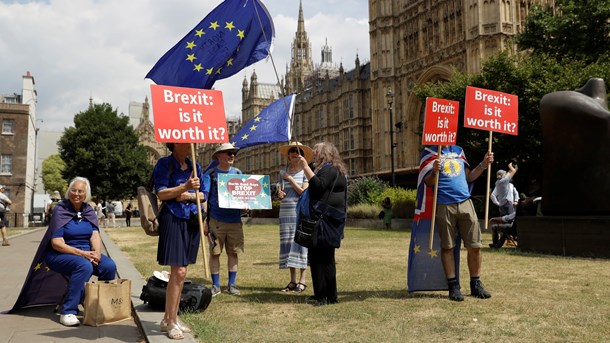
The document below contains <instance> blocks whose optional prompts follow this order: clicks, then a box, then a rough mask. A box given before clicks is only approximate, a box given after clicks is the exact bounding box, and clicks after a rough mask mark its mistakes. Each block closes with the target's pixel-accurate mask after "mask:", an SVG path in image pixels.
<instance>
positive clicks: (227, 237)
mask: <svg viewBox="0 0 610 343" xmlns="http://www.w3.org/2000/svg"><path fill="white" fill-rule="evenodd" d="M208 229H209V230H210V232H212V233H213V234H214V236H216V240H215V241H214V244H210V251H211V252H212V255H220V254H221V253H222V250H223V249H225V248H226V251H227V253H233V254H239V253H243V252H244V229H243V226H242V223H241V221H240V222H238V223H225V222H221V221H218V220H216V219H214V218H212V217H209V222H208ZM208 241H209V240H208Z"/></svg>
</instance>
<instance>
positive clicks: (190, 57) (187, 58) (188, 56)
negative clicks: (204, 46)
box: [186, 54, 197, 62]
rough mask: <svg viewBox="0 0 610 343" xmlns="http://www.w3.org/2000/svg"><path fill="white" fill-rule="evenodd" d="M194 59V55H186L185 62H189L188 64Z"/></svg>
mask: <svg viewBox="0 0 610 343" xmlns="http://www.w3.org/2000/svg"><path fill="white" fill-rule="evenodd" d="M196 59H197V57H195V54H188V55H186V60H187V61H189V62H193V61H194V60H196Z"/></svg>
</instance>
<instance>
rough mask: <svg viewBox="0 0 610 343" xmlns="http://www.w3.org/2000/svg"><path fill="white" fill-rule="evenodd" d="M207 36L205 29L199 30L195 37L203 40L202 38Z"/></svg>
mask: <svg viewBox="0 0 610 343" xmlns="http://www.w3.org/2000/svg"><path fill="white" fill-rule="evenodd" d="M203 35H205V32H203V29H199V30H197V31H195V36H197V37H199V38H201V36H203Z"/></svg>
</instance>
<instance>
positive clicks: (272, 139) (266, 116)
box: [231, 94, 296, 148]
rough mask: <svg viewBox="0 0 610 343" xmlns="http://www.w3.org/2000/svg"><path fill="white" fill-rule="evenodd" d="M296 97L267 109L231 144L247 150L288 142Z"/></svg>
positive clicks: (253, 119)
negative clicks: (255, 146)
mask: <svg viewBox="0 0 610 343" xmlns="http://www.w3.org/2000/svg"><path fill="white" fill-rule="evenodd" d="M295 97H296V95H294V94H292V95H289V96H286V97H283V98H281V99H279V100H276V101H274V102H273V103H271V105H269V106H267V107H265V108H264V109H263V110H262V111H261V113H259V114H258V115H257V116H255V117H254V118H252V119H250V121H249V122H247V123H246V125H244V126H243V127H242V128H241V130H239V131H238V132H237V133H236V134H235V135H234V136H233V139H231V143H233V145H234V146H235V147H237V148H246V147H249V146H254V145H259V144H269V143H277V142H288V141H289V140H290V117H291V113H292V109H293V107H294V99H295Z"/></svg>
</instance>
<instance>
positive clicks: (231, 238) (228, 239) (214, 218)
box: [203, 143, 244, 296]
mask: <svg viewBox="0 0 610 343" xmlns="http://www.w3.org/2000/svg"><path fill="white" fill-rule="evenodd" d="M238 151H239V148H236V147H234V146H233V145H232V144H231V143H222V144H220V145H219V146H218V148H216V150H215V151H214V153H213V154H212V159H213V160H215V161H218V165H217V166H215V167H213V168H211V169H210V170H208V171H207V172H206V173H205V174H204V176H203V187H204V193H205V195H206V199H208V216H207V220H206V221H205V224H204V233H205V234H206V235H207V236H208V237H209V241H210V272H211V275H212V296H216V295H218V294H220V293H221V290H220V254H221V253H222V250H223V249H224V250H226V253H227V269H228V271H229V282H228V288H227V291H228V293H229V294H233V295H239V294H240V291H239V289H238V288H237V286H236V285H235V280H236V278H237V265H238V262H239V258H238V254H239V253H243V252H244V230H243V227H242V223H241V210H239V209H230V208H221V207H220V206H219V202H218V184H217V182H218V174H221V173H225V174H241V171H240V170H239V169H237V168H235V167H233V163H234V162H235V156H236V155H237V152H238Z"/></svg>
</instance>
